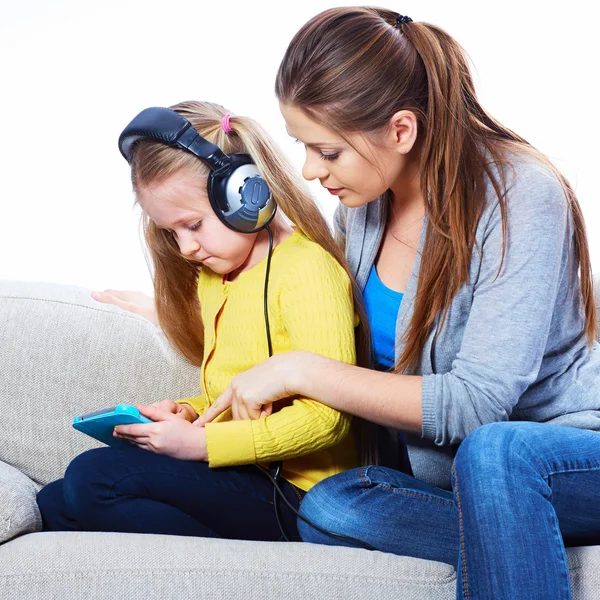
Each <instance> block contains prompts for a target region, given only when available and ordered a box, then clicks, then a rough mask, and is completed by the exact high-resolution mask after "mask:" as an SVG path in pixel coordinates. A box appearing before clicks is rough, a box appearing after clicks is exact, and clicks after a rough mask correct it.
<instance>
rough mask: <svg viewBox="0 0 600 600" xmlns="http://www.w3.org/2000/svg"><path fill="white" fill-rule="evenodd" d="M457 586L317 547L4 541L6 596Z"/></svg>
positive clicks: (409, 563)
mask: <svg viewBox="0 0 600 600" xmlns="http://www.w3.org/2000/svg"><path fill="white" fill-rule="evenodd" d="M455 586H456V576H455V572H454V568H453V567H451V566H450V565H447V564H444V563H438V562H434V561H429V560H421V559H418V558H412V557H402V556H395V555H393V554H385V553H383V552H369V551H367V550H361V549H355V548H343V547H339V546H338V547H333V546H321V545H317V544H302V543H281V542H247V541H234V540H221V539H210V538H193V537H178V536H168V535H148V534H131V533H130V534H119V533H80V532H66V533H54V532H44V533H35V534H32V535H27V536H24V537H20V538H17V539H16V540H13V541H12V542H9V543H8V544H5V545H3V546H0V598H7V599H8V598H10V600H21V599H22V600H30V599H32V598H61V599H63V598H65V599H66V598H93V599H94V600H114V599H115V598H128V599H129V600H136V599H137V600H165V599H170V598H194V599H198V600H200V599H205V600H209V599H211V600H214V599H215V598H239V599H242V598H243V599H244V600H268V599H273V600H280V599H281V598H286V599H288V600H292V599H293V600H296V599H298V600H311V599H313V600H322V599H323V598H343V599H344V600H364V599H367V598H377V599H378V600H387V599H390V600H392V599H394V600H396V599H397V598H402V599H403V600H453V599H454V597H455ZM3 594H6V596H5V595H3Z"/></svg>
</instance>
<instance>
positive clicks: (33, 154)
mask: <svg viewBox="0 0 600 600" xmlns="http://www.w3.org/2000/svg"><path fill="white" fill-rule="evenodd" d="M347 4H354V3H351V2H349V3H347ZM356 4H359V3H356ZM336 5H337V3H330V2H325V1H321V2H315V1H313V0H303V1H302V2H293V3H291V2H290V3H286V2H277V3H276V2H266V1H264V2H261V1H258V2H248V1H243V2H239V1H235V2H232V1H229V2H215V3H210V2H204V1H200V0H195V1H190V0H183V1H170V2H166V1H164V0H163V1H162V2H158V1H154V0H105V1H104V2H91V1H88V0H76V1H75V0H0V127H1V129H0V131H1V132H2V141H1V143H0V169H1V177H0V209H1V214H0V219H1V221H0V225H1V230H0V279H20V280H29V281H56V282H62V283H68V284H74V285H78V286H82V287H86V288H91V289H104V288H107V287H112V288H117V289H139V290H142V291H145V292H146V293H151V292H152V284H151V280H150V274H149V271H148V268H147V266H146V263H145V260H144V257H143V253H142V237H141V230H140V227H139V209H134V208H133V195H132V192H131V187H130V182H129V170H128V167H127V163H126V162H125V161H124V160H123V158H122V157H121V155H120V154H119V152H118V149H117V139H118V135H119V133H120V131H121V129H122V128H123V127H124V126H125V125H126V124H127V123H128V122H129V120H130V119H131V118H133V116H134V115H135V114H137V112H139V111H140V110H141V109H143V108H145V107H147V106H153V105H154V106H159V105H162V106H168V105H170V104H174V103H176V102H179V101H182V100H189V99H200V100H211V101H215V102H219V103H220V104H223V105H225V106H226V107H228V108H229V109H230V110H231V111H232V112H234V113H237V114H245V115H248V116H251V117H253V118H255V119H257V120H258V121H260V122H261V123H262V124H263V125H264V126H265V127H266V128H267V129H268V130H269V131H270V133H271V134H272V135H273V136H274V137H275V139H276V140H277V141H278V142H279V144H280V146H281V147H282V148H283V149H284V150H285V151H286V152H287V153H288V155H289V156H290V157H291V158H292V160H293V161H294V163H295V165H296V167H297V168H300V167H301V165H302V160H303V154H304V152H303V150H302V148H301V147H299V146H298V145H294V144H293V142H292V140H291V138H289V137H288V136H287V134H286V133H285V129H284V123H283V120H282V118H281V116H280V113H279V111H278V108H277V102H276V99H275V96H274V93H273V86H274V81H275V74H276V71H277V67H278V65H279V62H280V60H281V58H282V57H283V54H284V51H285V49H286V47H287V44H288V43H289V41H290V40H291V38H292V36H293V35H294V33H295V32H296V31H297V30H298V29H299V28H300V27H301V26H302V25H303V24H304V23H305V22H306V21H307V20H308V19H309V18H311V17H312V16H313V15H315V14H316V13H318V12H320V11H321V10H324V9H325V8H329V7H331V6H336ZM386 6H388V7H390V8H392V7H393V8H395V9H396V10H398V11H399V12H401V13H402V14H406V15H409V16H411V17H412V18H413V19H414V20H419V21H427V22H431V23H434V24H436V25H438V26H440V27H442V28H444V29H446V30H447V31H448V32H449V33H450V34H451V35H453V36H454V37H455V38H456V39H457V40H458V41H459V42H460V43H461V44H462V45H463V47H464V48H465V49H466V50H467V52H468V53H469V55H470V57H471V59H472V61H473V63H474V65H475V68H476V72H475V78H476V84H477V89H478V93H479V96H480V99H481V101H482V103H483V105H484V107H486V108H487V110H488V111H489V112H490V113H491V114H492V115H493V116H495V117H496V118H497V119H499V120H500V121H501V122H502V123H503V124H504V125H506V126H508V127H509V128H511V129H513V130H514V131H516V132H517V133H519V134H520V135H522V136H523V137H524V138H525V139H527V140H528V141H529V142H531V143H532V144H533V145H535V146H537V147H538V148H539V149H540V150H542V151H543V152H545V153H546V154H547V155H548V156H549V157H550V158H551V159H552V160H553V161H554V162H555V164H557V165H558V166H559V168H561V169H562V170H563V172H564V173H565V174H566V175H567V177H568V178H569V179H570V181H571V183H572V184H573V185H574V186H575V189H576V191H577V193H578V197H579V200H580V202H581V205H582V207H583V211H584V215H585V217H586V222H587V227H588V234H589V237H590V245H591V251H592V266H593V268H594V270H595V271H600V235H599V232H598V228H599V224H598V217H599V216H600V208H599V206H598V200H599V195H600V192H599V190H600V182H598V172H599V171H600V150H599V142H598V140H599V138H600V125H599V120H600V119H599V116H598V112H599V108H600V103H599V102H598V95H597V93H598V88H599V87H600V86H599V83H600V76H599V72H600V67H599V62H600V61H599V59H600V51H599V50H598V8H597V3H596V2H588V1H585V2H584V1H583V0H580V1H575V2H570V3H562V2H561V3H558V2H551V1H550V2H548V1H546V2H541V1H539V2H538V1H531V0H520V1H519V2H517V1H514V0H503V1H502V2H494V3H492V2H482V1H481V0H469V1H467V0H464V1H461V0H456V1H454V2H448V1H447V0H429V1H424V0H421V1H420V2H417V1H405V2H401V3H396V2H394V3H392V2H387V3H386ZM311 188H312V189H313V191H314V193H315V195H316V196H317V198H318V199H319V201H320V203H321V205H322V207H323V210H324V212H325V213H326V214H327V215H328V216H329V217H330V216H331V214H332V212H333V209H334V207H335V202H336V199H335V198H333V197H332V196H330V195H329V194H328V193H327V192H325V191H324V190H322V189H321V188H320V187H319V185H318V183H317V184H316V185H315V184H312V185H311Z"/></svg>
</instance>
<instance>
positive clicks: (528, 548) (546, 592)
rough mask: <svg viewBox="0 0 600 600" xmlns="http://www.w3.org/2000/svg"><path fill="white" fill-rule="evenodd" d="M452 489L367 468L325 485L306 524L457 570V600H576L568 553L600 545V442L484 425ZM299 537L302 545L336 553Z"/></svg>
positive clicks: (311, 500)
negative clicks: (570, 549)
mask: <svg viewBox="0 0 600 600" xmlns="http://www.w3.org/2000/svg"><path fill="white" fill-rule="evenodd" d="M452 486H453V491H452V492H451V491H446V490H442V489H438V488H435V487H432V486H430V485H427V484H425V483H422V482H420V481H418V480H416V479H415V478H413V477H411V476H409V475H407V474H406V473H402V472H400V471H395V470H393V469H388V468H384V467H376V466H371V467H364V468H359V469H353V470H351V471H347V472H345V473H340V474H339V475H334V476H333V477H330V478H328V479H325V480H323V481H321V482H320V483H318V484H317V485H316V486H315V487H313V488H312V489H311V490H310V492H309V493H308V494H307V495H306V497H305V498H304V501H303V502H302V506H301V510H300V513H301V514H302V515H304V516H306V517H308V518H309V519H311V520H312V521H314V522H315V524H316V525H319V526H321V527H323V528H325V529H327V530H329V531H333V532H336V533H341V534H344V535H348V536H351V537H354V538H359V539H361V540H363V541H366V542H368V543H369V544H370V545H372V546H374V547H375V548H377V549H378V550H382V551H384V552H392V553H394V554H400V555H403V556H414V557H418V558H425V559H430V560H437V561H441V562H445V563H448V564H451V565H453V566H455V567H456V570H457V598H458V599H460V600H462V599H465V598H469V599H491V598H493V599H494V600H504V599H506V600H508V599H510V600H520V599H523V600H525V599H527V600H537V599H539V600H558V599H561V600H564V599H568V598H571V591H570V580H569V570H568V565H567V558H566V553H565V546H585V545H596V544H600V433H597V432H592V431H587V430H581V429H576V428H573V427H563V426H558V425H549V424H542V423H528V422H503V423H492V424H489V425H484V426H482V427H480V428H478V429H476V430H475V431H474V432H473V433H471V434H470V435H469V436H468V437H467V438H466V439H465V440H464V441H463V443H462V444H461V445H460V447H459V449H458V452H457V454H456V456H455V460H454V464H453V468H452ZM298 529H299V531H300V535H301V536H302V539H303V540H304V541H307V542H313V543H320V544H331V545H333V544H339V543H340V542H338V541H335V540H333V539H331V538H328V537H327V536H326V535H324V534H322V533H319V532H318V531H316V530H315V529H314V528H312V527H311V526H310V525H307V524H306V523H304V522H302V521H300V520H299V521H298ZM345 545H352V544H350V543H348V544H345Z"/></svg>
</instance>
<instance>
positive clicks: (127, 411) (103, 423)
mask: <svg viewBox="0 0 600 600" xmlns="http://www.w3.org/2000/svg"><path fill="white" fill-rule="evenodd" d="M131 423H153V421H152V420H151V419H148V418H147V417H144V416H143V415H142V414H140V411H139V410H138V409H137V408H136V407H135V406H130V405H129V404H119V405H117V406H112V407H110V408H103V409H101V410H95V411H94V412H89V413H86V414H84V415H80V416H79V417H75V418H74V419H73V427H75V429H77V430H79V431H81V432H83V433H85V434H87V435H89V436H90V437H93V438H95V439H97V440H99V441H100V442H102V443H103V444H106V445H107V446H117V447H118V446H124V445H125V446H127V447H128V448H130V447H131V443H130V442H127V441H126V440H121V439H119V438H116V437H114V436H113V430H114V428H115V426H116V425H129V424H131Z"/></svg>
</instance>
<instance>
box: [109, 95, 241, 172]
mask: <svg viewBox="0 0 600 600" xmlns="http://www.w3.org/2000/svg"><path fill="white" fill-rule="evenodd" d="M140 139H154V140H156V141H157V142H162V143H163V144H169V145H171V146H176V147H177V148H181V149H182V150H187V151H188V152H191V153H192V154H195V155H196V156H197V157H198V158H200V159H201V160H203V161H205V162H206V163H207V164H208V166H209V167H210V168H211V169H213V170H215V171H218V170H220V169H223V168H231V159H230V158H229V157H228V156H227V155H226V154H225V153H224V152H223V151H222V150H221V149H220V148H219V147H218V146H216V145H215V144H211V142H209V141H208V140H205V139H204V138H203V137H201V136H200V134H199V133H198V132H197V131H196V130H195V129H194V128H193V127H192V124H191V123H190V122H189V121H188V120H187V119H186V118H185V117H182V116H181V115H180V114H178V113H176V112H175V111H173V110H170V109H168V108H162V107H159V106H157V107H151V108H146V109H144V110H143V111H142V112H141V113H140V114H139V115H137V116H136V117H135V118H134V119H133V120H132V121H131V123H129V125H127V127H125V129H124V130H123V132H122V133H121V135H120V136H119V150H120V151H121V154H122V155H123V157H124V158H125V160H127V162H128V163H131V159H132V158H133V149H134V144H135V142H137V141H138V140H140Z"/></svg>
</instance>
